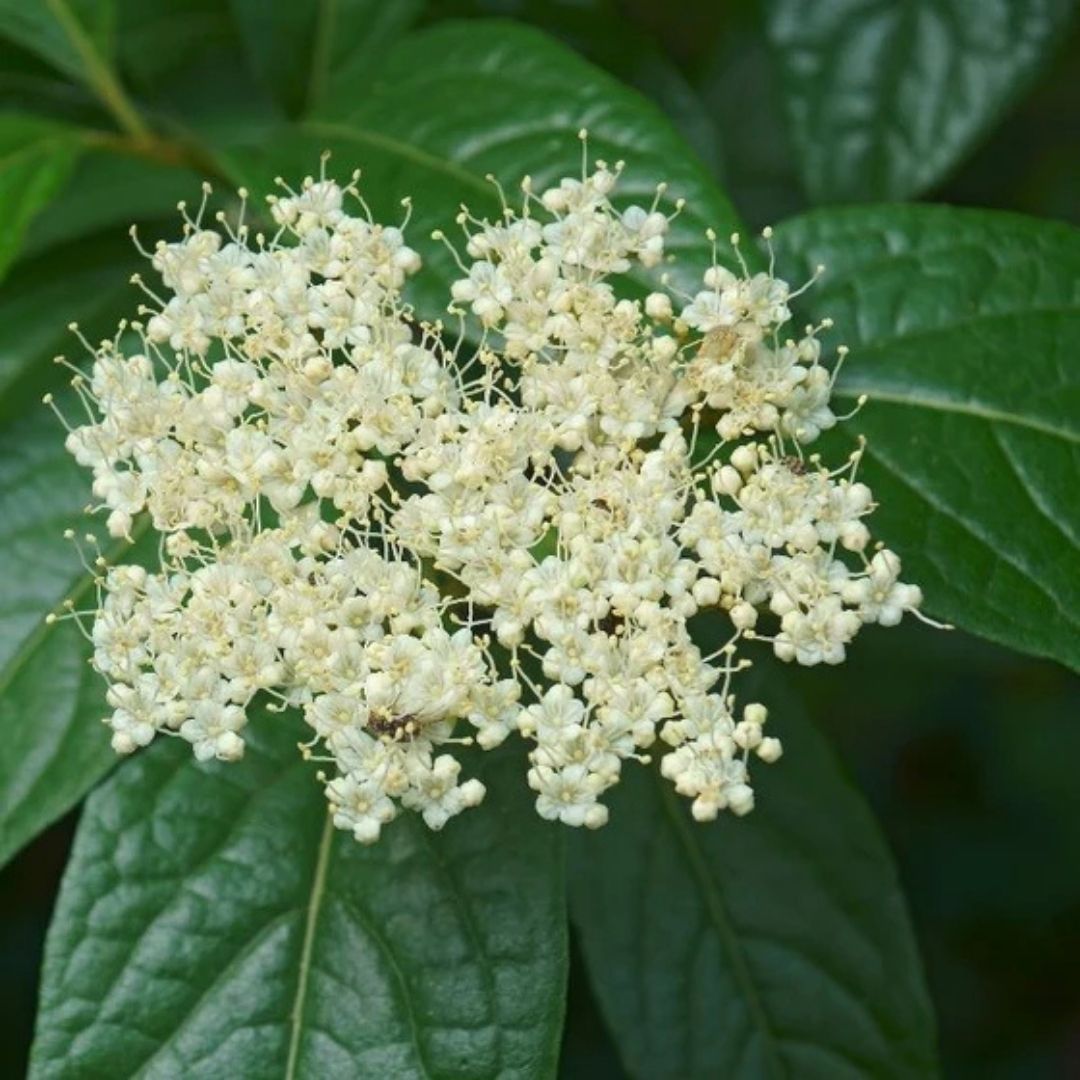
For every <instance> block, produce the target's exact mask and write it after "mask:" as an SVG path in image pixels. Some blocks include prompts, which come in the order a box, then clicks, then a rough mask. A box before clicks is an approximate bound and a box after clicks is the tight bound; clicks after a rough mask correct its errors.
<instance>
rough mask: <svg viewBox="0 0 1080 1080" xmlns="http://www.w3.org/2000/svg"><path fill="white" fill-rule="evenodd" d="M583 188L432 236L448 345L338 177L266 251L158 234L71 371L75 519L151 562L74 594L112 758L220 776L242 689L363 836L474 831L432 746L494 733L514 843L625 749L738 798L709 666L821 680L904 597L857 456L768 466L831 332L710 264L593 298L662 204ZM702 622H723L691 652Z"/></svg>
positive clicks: (299, 199)
mask: <svg viewBox="0 0 1080 1080" xmlns="http://www.w3.org/2000/svg"><path fill="white" fill-rule="evenodd" d="M621 172H622V164H621V163H619V164H616V165H615V166H613V167H608V166H607V165H605V164H604V163H603V162H597V163H596V164H595V168H594V169H593V171H592V172H591V173H590V172H588V171H583V174H582V176H581V177H579V178H567V179H563V180H561V181H559V182H558V183H557V184H555V185H554V186H552V187H551V188H549V189H547V190H545V191H542V192H534V191H533V187H532V184H531V182H530V181H528V180H526V181H524V182H523V184H522V189H523V199H522V203H521V205H520V206H518V207H509V206H504V208H503V214H502V215H501V217H500V218H499V219H498V220H497V221H495V222H488V221H484V220H477V219H475V218H473V217H472V216H470V215H469V214H468V212H467V211H463V212H462V213H461V215H460V216H459V218H458V221H459V223H460V224H461V225H462V227H463V228H464V231H465V243H464V252H465V257H466V258H467V259H468V260H470V261H469V262H462V261H461V257H460V256H459V255H458V254H457V253H456V252H455V258H457V259H458V260H459V266H460V267H461V273H462V276H461V277H460V278H459V279H458V280H457V281H455V282H454V283H453V284H452V286H451V290H450V297H449V299H450V302H451V303H450V310H451V312H452V313H454V314H455V315H456V316H458V317H459V318H461V319H462V320H463V321H464V324H465V328H466V329H467V330H470V329H471V332H472V338H471V339H470V338H469V337H468V336H466V337H465V338H463V339H461V340H471V341H472V342H473V343H472V344H470V345H468V346H466V345H462V344H460V341H459V344H458V345H456V346H451V345H448V344H447V342H446V340H445V339H444V336H443V334H442V329H441V327H440V326H438V325H427V324H423V323H419V322H418V320H417V318H416V315H415V313H414V312H413V311H412V309H411V308H410V306H409V305H408V303H407V302H406V301H405V299H404V298H403V295H402V289H403V288H404V286H405V283H406V281H407V278H408V277H409V276H410V275H412V274H414V273H415V272H417V270H418V269H419V266H420V259H419V256H418V255H417V254H416V252H415V251H414V250H413V249H412V248H410V247H409V246H408V245H407V244H406V242H405V237H404V234H403V231H402V229H400V228H397V227H392V226H390V227H388V226H383V225H381V224H378V223H376V222H373V221H371V220H370V218H369V217H368V215H367V213H366V210H365V209H364V208H363V204H362V203H361V202H360V201H359V200H358V199H356V198H355V196H356V188H355V178H354V181H353V182H351V183H349V184H347V185H344V186H341V185H338V184H336V183H335V182H333V181H332V180H328V179H326V178H325V177H321V178H320V179H318V180H314V179H309V180H307V181H305V182H304V184H303V185H302V186H301V188H300V190H299V191H293V190H291V189H288V188H286V189H285V191H284V194H283V195H282V196H280V197H276V198H272V199H271V200H270V213H271V216H272V218H273V220H274V222H275V224H276V227H277V231H276V233H275V234H274V236H273V237H271V238H269V239H268V238H265V237H262V236H257V237H256V236H252V234H251V232H250V229H249V227H248V226H246V225H244V224H242V220H243V214H241V223H238V224H236V225H228V224H223V227H222V229H221V230H220V231H219V230H214V229H208V228H205V227H204V225H203V217H204V213H203V210H204V209H205V200H204V206H203V208H202V209H200V211H199V213H198V214H197V215H195V216H194V217H190V216H186V211H185V228H184V235H183V237H182V238H181V239H180V240H179V241H176V242H173V243H164V242H162V243H159V244H158V245H157V246H156V247H155V248H154V250H153V252H152V253H150V254H149V257H150V261H151V263H152V265H153V268H154V270H155V271H156V273H157V274H158V275H159V276H160V278H161V282H162V285H163V286H164V289H165V295H164V296H162V297H160V298H159V297H158V291H156V290H150V289H147V295H148V297H150V298H151V300H152V304H151V309H150V312H149V317H148V318H147V319H146V321H145V322H133V323H131V324H128V325H126V326H125V327H124V328H123V332H122V333H121V334H118V335H117V338H116V339H115V340H114V341H112V342H106V343H104V344H103V345H101V346H100V347H99V348H96V349H93V350H92V352H93V354H94V356H93V363H92V366H91V369H90V371H89V372H88V373H86V374H78V375H76V376H75V379H74V380H73V382H74V385H75V389H76V391H77V393H78V394H79V395H80V396H81V398H82V399H83V402H84V403H85V404H86V405H87V406H88V408H89V410H90V412H91V414H92V415H93V416H94V417H95V418H94V419H92V420H91V421H90V422H89V423H84V424H81V425H80V426H78V427H75V428H72V429H69V435H68V440H67V446H68V449H69V450H70V451H71V453H72V454H73V455H74V456H75V457H76V459H77V460H78V461H79V462H80V463H81V464H82V465H84V466H86V467H87V468H89V469H90V470H92V473H93V491H94V496H95V498H96V499H97V500H98V506H97V507H96V508H95V509H97V510H100V511H101V512H102V513H103V514H104V515H105V517H106V521H107V527H108V529H109V531H110V532H111V533H113V534H114V535H116V536H130V535H131V534H132V532H133V531H134V530H135V529H136V528H138V527H142V526H141V525H139V524H137V522H139V523H141V522H148V523H149V524H150V525H152V527H153V528H154V529H155V530H156V531H157V532H158V533H160V534H161V536H162V543H161V547H160V551H161V556H160V562H159V564H158V565H157V566H156V567H155V568H154V569H153V570H151V571H147V570H144V569H142V568H140V567H137V566H116V567H111V568H108V569H102V572H101V574H100V576H99V578H98V589H99V598H98V604H97V607H96V609H95V610H94V611H93V612H92V615H93V627H92V629H91V630H90V631H89V633H90V637H91V640H92V642H93V646H94V664H95V666H96V667H97V668H98V670H99V671H101V672H102V674H103V675H104V676H105V677H106V678H107V679H108V680H109V682H110V688H109V693H108V701H109V705H110V707H111V708H112V710H113V711H112V713H111V715H110V716H109V717H108V718H107V719H106V723H107V724H108V725H109V727H110V728H111V730H112V741H113V746H114V747H115V748H116V750H117V751H118V752H121V753H131V752H133V751H135V750H136V749H138V748H139V747H142V746H145V745H147V744H148V743H149V742H150V741H152V740H153V738H154V737H155V736H156V735H158V734H166V735H173V736H177V737H180V738H183V739H185V740H187V741H188V742H190V743H191V744H192V748H193V752H194V754H195V756H196V757H197V758H198V759H200V760H208V759H214V758H216V759H218V760H222V761H232V760H235V759H237V758H239V757H240V756H241V755H242V754H243V751H244V745H245V742H244V739H245V733H246V730H247V724H248V717H249V711H250V710H249V707H250V706H251V704H252V702H253V701H254V700H255V699H256V698H259V697H261V698H264V699H266V700H268V701H269V702H270V703H271V706H272V708H274V709H280V708H284V707H286V706H288V707H295V708H298V709H299V710H300V711H301V712H302V714H303V717H304V719H305V721H306V722H307V724H308V726H309V727H310V729H311V738H310V742H308V743H306V744H304V745H303V747H302V749H303V752H304V753H305V755H306V756H310V757H314V758H315V759H317V760H318V761H319V762H321V763H322V764H323V765H324V766H325V773H320V776H322V778H323V779H324V781H325V785H326V794H327V798H328V799H329V802H330V806H331V810H332V815H333V820H334V823H335V824H336V825H337V826H338V827H340V828H343V829H346V830H349V831H351V832H352V833H353V835H354V836H355V837H356V838H357V839H358V840H360V841H362V842H364V843H370V842H372V841H374V840H376V839H377V838H378V836H379V835H380V832H381V830H382V828H383V827H384V826H385V825H386V824H388V823H389V822H390V821H392V820H393V818H394V817H395V815H396V814H397V813H398V812H399V808H400V807H406V808H408V809H411V810H415V811H417V812H418V813H419V814H421V816H422V817H423V819H424V821H425V822H426V823H427V824H428V825H429V826H430V827H431V828H441V827H442V826H443V825H444V824H445V823H446V822H447V821H448V820H449V819H450V818H451V817H453V816H455V815H456V814H458V813H460V812H461V811H462V810H464V809H467V808H469V807H473V806H476V805H477V804H478V803H479V802H480V801H481V800H482V798H483V796H484V786H483V784H481V783H480V782H479V781H478V780H476V779H469V778H463V777H462V775H461V772H462V759H461V758H460V756H459V755H458V752H457V748H458V747H460V746H462V745H467V744H469V743H473V742H475V743H476V744H477V745H478V746H479V747H480V748H481V749H482V750H489V749H491V748H493V747H495V746H498V745H499V744H500V743H502V742H504V741H505V740H506V739H507V738H508V737H510V736H513V735H517V736H519V737H521V738H522V739H524V740H525V742H526V743H527V744H528V746H529V751H528V757H529V760H528V764H527V767H526V774H527V775H526V778H527V782H528V784H529V786H530V787H531V788H532V789H533V790H534V791H535V793H536V808H537V811H538V813H539V814H540V815H541V816H542V817H544V818H549V819H552V820H558V821H561V822H564V823H566V824H569V825H574V826H586V827H590V828H595V827H598V826H600V825H603V824H604V823H605V822H606V820H607V813H608V812H607V809H606V807H605V806H604V804H603V801H602V798H603V795H604V792H605V791H607V790H609V789H610V788H611V787H612V785H614V784H615V783H617V782H618V779H619V776H620V774H621V770H622V768H623V764H624V763H625V762H627V761H630V760H632V761H634V762H647V761H648V760H649V757H650V754H653V753H656V752H657V748H658V747H659V748H661V750H662V751H663V757H662V759H661V763H660V770H661V772H662V774H663V775H664V776H665V777H667V778H668V779H669V780H670V781H671V782H672V783H673V784H674V786H675V788H676V790H677V791H678V792H680V793H681V794H683V795H685V796H687V797H688V798H690V799H691V800H692V809H693V814H694V816H695V817H696V818H698V819H699V820H708V819H711V818H713V817H715V816H716V815H717V814H718V813H719V812H720V811H721V810H725V809H728V810H731V811H732V812H733V813H736V814H743V813H746V812H748V811H749V810H750V809H751V808H752V806H753V802H754V792H753V786H752V776H751V765H752V763H753V762H754V761H759V762H762V763H770V762H774V761H776V760H777V759H778V758H779V757H780V754H781V750H782V747H781V745H780V742H779V740H778V739H777V738H775V737H774V736H771V735H765V734H764V733H763V729H762V725H763V724H764V723H765V720H766V713H765V710H764V707H763V706H761V705H758V704H750V705H747V706H745V707H743V708H742V710H741V713H740V712H737V711H736V703H735V694H734V689H733V688H734V683H735V680H736V677H737V675H738V673H739V672H741V671H742V670H743V669H744V668H745V667H746V666H748V665H749V661H748V660H746V659H744V658H743V657H741V656H740V655H739V652H740V651H741V649H742V647H743V645H744V644H745V643H746V642H748V641H750V640H752V639H762V640H765V641H768V642H770V643H771V644H772V647H773V650H774V651H775V653H776V655H777V656H779V657H780V658H781V659H784V660H794V661H796V662H799V663H802V664H816V663H838V662H840V661H841V660H843V659H844V657H845V654H846V649H847V647H848V646H849V645H850V644H851V642H852V640H853V639H854V637H855V636H856V634H857V633H858V631H859V629H860V628H861V626H862V625H864V624H866V623H870V622H878V623H881V624H883V625H893V624H895V623H896V622H898V621H899V620H900V618H901V617H902V615H903V614H904V613H905V612H911V611H916V609H917V608H918V606H919V604H920V602H921V593H920V592H919V590H918V589H917V588H916V587H915V586H911V585H907V584H904V583H903V582H902V581H901V580H900V562H899V559H898V558H897V556H896V555H895V554H893V553H892V552H890V551H888V550H885V549H882V548H880V547H875V546H874V545H873V543H872V538H871V536H870V532H869V529H868V527H867V525H866V523H865V520H864V519H865V518H866V517H867V515H868V514H869V513H870V512H871V510H872V509H873V506H874V503H873V497H872V494H871V492H870V490H869V488H867V487H866V485H865V484H864V483H862V482H861V481H860V480H857V479H856V472H857V469H858V464H859V460H860V458H861V449H860V450H859V451H857V452H856V453H855V454H853V455H852V456H851V458H850V459H849V461H848V462H846V463H845V464H844V465H843V466H842V467H841V468H839V469H833V470H829V469H828V468H826V466H825V465H824V464H822V463H821V462H820V460H819V459H818V458H817V457H816V456H812V457H809V458H808V457H806V456H805V453H804V450H803V447H804V445H805V444H806V443H809V442H811V441H812V440H813V439H814V438H815V437H816V436H817V435H818V434H819V433H820V432H821V431H823V430H825V429H827V428H829V427H831V426H833V425H834V424H835V423H836V422H837V419H838V418H837V417H836V416H835V414H834V413H833V412H832V411H831V409H830V406H829V397H830V391H831V389H832V383H833V380H834V377H835V368H833V367H829V366H827V365H826V364H825V363H824V361H823V360H822V347H821V343H820V340H819V334H820V333H821V332H822V331H823V330H827V329H828V328H829V326H830V325H831V324H829V323H828V322H826V323H823V324H822V325H821V326H818V327H814V328H811V329H809V330H808V331H807V332H806V333H805V334H804V335H803V336H802V337H801V338H799V339H797V340H792V339H789V338H782V337H781V334H782V332H783V331H784V328H785V325H786V324H787V322H788V320H789V319H790V317H791V312H790V307H789V305H790V302H791V300H792V299H793V297H794V296H796V295H797V291H796V292H794V293H793V292H792V291H791V290H790V289H789V287H788V285H787V284H786V283H785V282H783V281H781V280H779V279H777V278H776V277H775V276H774V274H773V273H772V271H771V269H770V270H769V271H768V272H751V271H750V270H749V269H747V267H746V265H745V263H744V262H743V260H742V256H741V254H739V251H738V248H737V246H736V248H735V254H736V256H737V257H736V260H735V262H736V264H737V267H738V269H731V268H728V267H725V266H721V265H719V264H716V263H714V264H713V265H711V266H709V267H706V268H704V269H703V272H702V277H701V281H702V283H703V288H702V289H700V290H699V291H698V292H697V293H696V295H694V296H692V297H685V296H680V295H678V294H676V293H674V292H672V291H669V290H668V288H667V285H666V284H665V282H664V279H661V281H660V283H659V285H658V287H657V288H656V289H655V290H654V291H653V292H652V293H650V294H649V295H648V297H647V298H646V299H645V300H644V301H643V302H642V301H638V300H633V299H629V298H628V297H626V296H624V295H621V293H622V288H621V282H620V279H619V275H622V274H624V273H626V272H627V271H630V270H634V269H637V270H638V271H645V270H648V269H650V268H653V267H655V266H656V265H657V264H658V263H659V262H660V261H661V260H662V259H663V258H664V240H665V236H666V233H667V229H668V225H669V221H670V217H671V216H673V215H674V213H677V212H678V209H679V207H680V206H681V204H680V203H675V204H674V209H673V210H665V209H664V206H665V205H666V204H665V189H664V187H663V186H661V187H660V188H658V189H657V194H656V198H655V199H654V200H653V201H652V203H651V204H650V205H647V206H641V205H631V206H625V205H622V204H620V208H616V206H615V204H614V203H613V201H612V200H613V199H616V198H617V190H618V183H619V178H620V174H621ZM436 235H437V237H438V238H440V239H442V240H444V241H445V237H442V234H441V233H440V234H436ZM710 239H714V238H712V237H711V234H710ZM446 242H448V241H446ZM159 288H160V287H159ZM455 340H459V335H455ZM839 355H840V357H841V358H842V356H843V352H842V351H840V353H839ZM867 553H869V554H867ZM708 610H713V611H715V612H717V613H718V614H719V615H720V616H721V618H722V619H724V620H726V622H728V623H730V631H729V632H728V635H727V639H726V640H722V641H721V642H719V643H718V644H719V648H714V649H712V651H710V652H707V653H706V652H705V651H703V649H702V647H701V645H700V643H696V642H695V641H694V640H693V637H692V634H691V630H690V625H689V620H691V619H692V618H693V617H694V616H696V615H697V614H698V613H699V612H702V611H708ZM740 716H741V718H737V717H740Z"/></svg>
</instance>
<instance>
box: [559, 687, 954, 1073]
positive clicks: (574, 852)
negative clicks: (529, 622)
mask: <svg viewBox="0 0 1080 1080" xmlns="http://www.w3.org/2000/svg"><path fill="white" fill-rule="evenodd" d="M779 674H780V673H778V672H775V671H773V672H772V677H770V678H767V679H764V680H762V685H763V686H767V687H768V690H767V691H763V693H764V699H765V700H766V701H767V702H771V703H773V704H776V697H777V694H776V689H777V685H778V679H777V676H778V675H779ZM769 728H770V729H773V728H775V730H774V731H772V733H773V734H777V735H780V736H781V738H782V739H783V743H784V756H783V757H782V758H781V759H780V761H779V762H777V763H776V764H774V765H770V766H763V765H759V766H758V767H757V768H756V770H755V772H754V785H755V789H756V793H757V805H756V807H755V809H754V810H753V812H752V813H750V814H749V815H748V816H746V817H744V818H733V817H722V818H721V819H720V820H718V821H716V822H713V823H710V824H699V823H697V822H695V821H694V820H693V819H692V818H691V816H690V814H689V812H688V805H687V800H685V799H683V798H681V797H680V796H678V795H676V794H675V792H674V790H673V789H672V787H671V785H670V784H669V783H668V782H667V781H666V780H662V779H661V778H660V777H659V775H658V773H657V771H656V769H655V767H649V768H631V767H628V768H627V769H625V770H624V774H623V779H622V780H621V781H620V783H619V785H618V787H617V788H616V789H615V794H614V797H613V798H611V800H610V803H611V822H610V824H609V825H608V826H607V827H606V828H604V829H603V830H601V831H600V832H599V833H597V834H595V835H584V836H583V835H580V834H575V836H574V837H573V843H572V844H571V847H570V856H571V857H570V866H569V871H570V873H569V877H570V911H571V916H572V918H573V920H574V923H575V925H576V927H577V930H578V932H579V935H580V940H581V945H582V948H583V950H584V954H585V959H586V963H587V965H588V969H589V973H590V976H591V980H592V983H593V987H594V990H595V992H596V995H597V997H598V1000H599V1002H600V1005H601V1008H602V1011H603V1013H604V1015H605V1018H606V1019H607V1022H608V1024H609V1026H610V1027H611V1029H612V1030H613V1032H614V1034H615V1037H616V1042H617V1044H618V1045H619V1048H620V1050H621V1052H622V1055H623V1060H624V1062H625V1064H626V1066H627V1068H628V1069H629V1070H630V1072H631V1074H632V1075H633V1076H635V1077H642V1078H648V1080H694V1078H697V1077H702V1078H705V1077H710V1078H711V1077H721V1076H722V1077H732V1078H738V1077H747V1078H749V1077H755V1078H756V1077H767V1078H769V1080H779V1078H782V1077H790V1078H792V1080H814V1078H817V1077H820V1078H822V1080H844V1078H851V1080H855V1078H862V1077H867V1076H873V1077H881V1078H885V1077H925V1076H933V1075H934V1074H935V1064H934V1057H935V1051H934V1022H933V1017H932V1013H931V1008H930V1003H929V1001H928V999H927V994H926V988H925V986H924V983H923V976H922V972H921V968H920V963H919V958H918V953H917V951H916V947H915V942H914V939H913V937H912V932H911V926H910V924H909V921H908V916H907V912H906V910H905V906H904V901H903V897H902V894H901V891H900V886H899V884H898V882H897V880H896V872H895V869H894V867H893V864H892V860H891V859H890V857H889V854H888V852H887V851H886V848H885V845H884V843H883V842H882V839H881V837H880V835H879V833H878V830H877V827H876V825H875V823H874V820H873V818H872V816H871V814H870V811H869V810H868V808H867V807H866V805H865V804H864V802H863V800H862V798H861V797H860V795H859V794H858V793H857V792H856V791H855V789H854V788H853V787H852V786H851V784H850V783H849V781H848V780H847V779H846V778H845V777H844V776H843V774H842V773H841V771H840V769H839V768H838V766H837V763H836V761H835V759H834V758H833V756H832V754H831V752H830V751H829V749H828V747H827V745H826V743H825V742H824V740H823V739H822V738H821V736H820V735H818V734H817V732H816V731H815V730H814V728H813V726H812V725H811V724H810V722H809V721H808V720H807V719H806V717H805V716H800V715H797V713H796V710H794V709H793V708H792V707H791V705H790V704H785V705H784V707H783V709H780V708H775V709H773V711H772V712H771V714H770V717H769Z"/></svg>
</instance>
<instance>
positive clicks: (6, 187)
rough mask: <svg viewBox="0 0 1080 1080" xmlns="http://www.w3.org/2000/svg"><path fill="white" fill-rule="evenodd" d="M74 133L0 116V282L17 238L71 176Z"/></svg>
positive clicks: (15, 116)
mask: <svg viewBox="0 0 1080 1080" xmlns="http://www.w3.org/2000/svg"><path fill="white" fill-rule="evenodd" d="M78 151H79V140H78V136H77V135H76V133H74V132H73V131H72V130H71V129H69V128H65V127H63V126H61V125H60V124H54V123H52V122H50V121H48V120H42V119H39V118H38V117H33V116H21V115H19V114H12V113H7V114H0V278H2V277H3V276H4V274H5V272H6V271H7V268H8V267H9V266H10V265H11V263H12V261H13V260H14V259H15V257H16V256H17V255H18V253H19V249H20V247H21V245H22V240H23V236H24V235H25V233H26V230H27V228H28V227H29V225H30V223H31V222H32V221H33V220H34V218H35V217H36V216H37V215H38V214H39V213H40V212H41V211H42V209H43V208H44V207H45V206H46V205H47V204H48V202H49V200H50V199H51V198H52V197H53V195H54V194H55V193H56V192H57V191H58V190H59V188H60V187H61V186H62V185H63V183H64V181H65V180H66V179H67V178H68V176H69V174H70V173H71V169H72V166H73V165H74V164H75V158H76V156H77V154H78Z"/></svg>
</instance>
